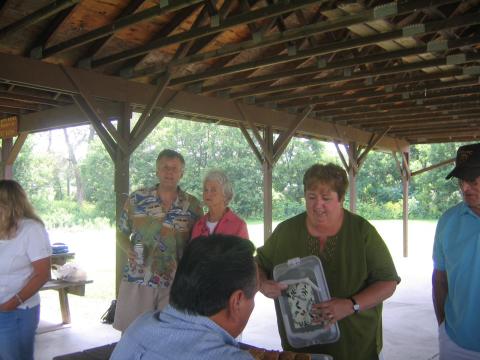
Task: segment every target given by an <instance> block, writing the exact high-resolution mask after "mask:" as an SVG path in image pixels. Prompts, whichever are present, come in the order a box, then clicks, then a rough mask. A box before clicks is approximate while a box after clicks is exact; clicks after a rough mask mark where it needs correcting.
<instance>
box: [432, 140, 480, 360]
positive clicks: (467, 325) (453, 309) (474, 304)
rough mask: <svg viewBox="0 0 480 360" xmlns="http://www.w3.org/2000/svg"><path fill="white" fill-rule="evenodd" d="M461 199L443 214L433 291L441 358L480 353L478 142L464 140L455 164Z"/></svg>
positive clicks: (437, 236) (435, 252) (435, 249)
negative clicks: (466, 143)
mask: <svg viewBox="0 0 480 360" xmlns="http://www.w3.org/2000/svg"><path fill="white" fill-rule="evenodd" d="M451 177H456V178H457V179H458V185H459V187H460V191H461V193H462V197H463V201H462V202H461V203H460V204H458V205H456V206H454V207H452V208H450V209H448V210H447V211H446V212H445V213H444V214H443V215H442V217H441V218H440V220H439V221H438V224H437V229H436V233H435V242H434V245H433V262H434V266H433V267H434V269H433V276H432V285H433V289H432V297H433V306H434V308H435V315H436V317H437V321H438V324H439V335H438V340H439V349H440V360H447V359H448V360H451V359H455V360H456V359H462V360H463V359H466V360H467V359H476V360H479V359H480V331H478V328H479V324H480V308H479V307H480V143H478V144H470V145H464V146H461V147H460V148H459V149H458V151H457V158H456V161H455V168H454V169H453V170H452V172H450V174H448V176H447V179H450V178H451Z"/></svg>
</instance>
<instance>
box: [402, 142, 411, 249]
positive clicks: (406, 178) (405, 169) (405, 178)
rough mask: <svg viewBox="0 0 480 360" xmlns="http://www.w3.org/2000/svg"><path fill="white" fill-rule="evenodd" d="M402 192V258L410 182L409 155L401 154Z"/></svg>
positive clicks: (406, 243)
mask: <svg viewBox="0 0 480 360" xmlns="http://www.w3.org/2000/svg"><path fill="white" fill-rule="evenodd" d="M403 155H404V156H403V161H402V190H403V257H408V184H409V182H410V167H409V161H410V153H409V152H404V153H403Z"/></svg>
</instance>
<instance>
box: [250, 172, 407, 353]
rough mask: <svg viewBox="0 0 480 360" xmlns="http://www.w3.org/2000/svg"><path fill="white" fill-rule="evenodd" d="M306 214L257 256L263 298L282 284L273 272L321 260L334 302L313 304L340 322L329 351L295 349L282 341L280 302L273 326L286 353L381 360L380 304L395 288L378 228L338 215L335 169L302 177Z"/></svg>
mask: <svg viewBox="0 0 480 360" xmlns="http://www.w3.org/2000/svg"><path fill="white" fill-rule="evenodd" d="M303 186H304V193H305V203H306V212H304V213H302V214H299V215H297V216H294V217H293V218H290V219H288V220H286V221H284V222H282V223H280V224H279V225H278V226H277V228H276V229H275V231H274V232H273V234H272V235H271V236H270V238H269V239H268V240H267V242H266V243H265V245H264V246H262V247H260V248H259V249H258V250H257V254H258V255H257V261H258V264H259V268H260V278H261V283H260V291H261V292H262V293H263V294H264V295H265V296H267V297H270V298H273V299H276V298H277V297H278V296H279V295H280V293H281V292H282V291H283V290H285V289H286V288H287V285H284V284H281V283H277V282H275V281H273V280H271V278H272V271H273V268H274V267H275V266H276V265H278V264H281V263H284V262H286V261H287V260H289V259H291V258H295V257H305V256H308V255H316V256H317V257H319V258H320V260H321V261H322V265H323V269H324V272H325V277H326V280H327V283H328V286H329V290H330V294H331V296H332V299H331V300H329V301H325V302H322V303H319V304H316V305H314V309H313V310H312V312H313V314H312V315H314V316H315V317H320V318H322V320H323V321H324V320H326V321H328V322H329V323H330V324H334V323H335V322H338V325H339V327H340V339H339V340H338V341H337V342H335V343H332V344H322V345H314V346H309V347H305V348H301V349H298V348H293V347H292V346H291V345H290V344H289V343H288V340H287V338H286V333H285V328H284V326H283V322H282V316H281V313H280V308H279V305H278V301H275V308H276V313H277V322H278V327H279V332H280V337H281V339H282V347H283V348H284V349H285V350H291V351H296V352H305V353H314V354H315V353H322V354H329V355H332V356H333V357H334V359H335V360H351V359H355V360H372V359H378V358H379V357H378V356H379V353H380V351H381V349H382V302H383V301H384V300H385V299H387V298H389V297H390V296H392V294H393V293H394V291H395V288H396V286H397V283H398V282H400V278H399V277H398V275H397V272H396V270H395V266H394V264H393V260H392V257H391V256H390V253H389V251H388V248H387V246H386V245H385V243H384V241H383V240H382V238H381V237H380V235H379V234H378V232H377V231H376V229H375V228H374V227H373V226H372V225H371V224H370V223H369V222H368V221H367V220H365V219H363V218H362V217H360V216H358V215H356V214H353V213H351V212H349V211H348V210H346V209H344V208H343V202H344V200H345V192H346V190H347V187H348V179H347V174H346V172H345V170H343V169H342V168H341V167H339V166H337V165H334V164H326V165H320V164H315V165H313V166H312V167H310V168H309V169H308V170H307V171H306V173H305V175H304V178H303Z"/></svg>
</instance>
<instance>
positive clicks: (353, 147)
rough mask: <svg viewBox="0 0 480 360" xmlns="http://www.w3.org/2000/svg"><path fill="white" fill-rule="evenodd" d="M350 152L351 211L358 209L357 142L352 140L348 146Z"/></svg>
mask: <svg viewBox="0 0 480 360" xmlns="http://www.w3.org/2000/svg"><path fill="white" fill-rule="evenodd" d="M346 148H347V152H348V183H349V193H350V211H351V212H353V213H354V212H356V210H357V186H356V178H357V173H358V164H357V159H358V151H357V144H356V143H355V142H351V143H350V144H349V145H348V146H347V147H346Z"/></svg>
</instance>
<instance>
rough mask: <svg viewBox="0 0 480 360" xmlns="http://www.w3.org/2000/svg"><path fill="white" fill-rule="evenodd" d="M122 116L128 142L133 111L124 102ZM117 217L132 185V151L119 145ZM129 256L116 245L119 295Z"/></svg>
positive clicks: (121, 125) (123, 133)
mask: <svg viewBox="0 0 480 360" xmlns="http://www.w3.org/2000/svg"><path fill="white" fill-rule="evenodd" d="M123 107H124V108H123V112H122V115H121V117H120V118H119V119H118V132H119V135H120V136H121V137H122V138H123V139H124V140H125V141H126V142H127V143H129V142H130V119H131V116H132V112H131V109H130V106H129V105H128V104H124V106H123ZM114 163H115V182H114V187H115V204H116V207H115V210H116V211H115V218H116V219H117V224H118V220H119V217H120V214H121V212H122V209H123V205H124V203H125V201H126V199H127V197H128V193H129V186H130V182H129V179H130V153H124V152H123V151H122V150H121V149H120V147H119V146H117V147H116V151H115V161H114ZM116 229H117V230H116V240H117V243H118V241H119V239H118V237H119V236H120V234H119V230H118V226H117V227H116ZM126 261H127V258H126V256H125V253H124V252H123V250H122V249H120V247H118V246H117V247H116V266H115V294H116V297H117V296H118V290H119V288H120V281H121V280H122V272H123V266H124V265H125V262H126Z"/></svg>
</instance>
